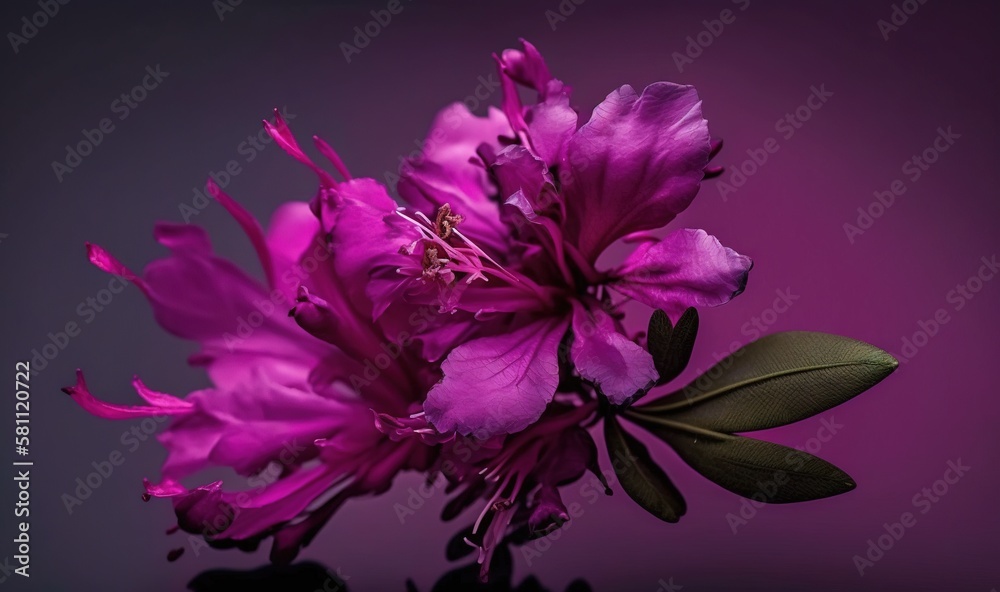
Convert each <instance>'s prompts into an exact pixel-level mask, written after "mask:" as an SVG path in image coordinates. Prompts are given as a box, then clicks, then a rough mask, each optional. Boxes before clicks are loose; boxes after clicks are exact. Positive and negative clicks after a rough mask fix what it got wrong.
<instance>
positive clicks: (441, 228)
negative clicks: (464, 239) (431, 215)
mask: <svg viewBox="0 0 1000 592" xmlns="http://www.w3.org/2000/svg"><path fill="white" fill-rule="evenodd" d="M464 219H465V218H464V217H463V216H462V215H460V214H453V213H452V211H451V205H450V204H444V205H442V206H441V207H440V208H438V213H437V218H436V219H435V220H434V231H435V232H436V233H437V235H438V236H439V237H441V238H442V239H447V238H448V237H449V236H451V231H452V230H453V229H454V228H455V227H456V226H458V223H459V222H461V221H462V220H464Z"/></svg>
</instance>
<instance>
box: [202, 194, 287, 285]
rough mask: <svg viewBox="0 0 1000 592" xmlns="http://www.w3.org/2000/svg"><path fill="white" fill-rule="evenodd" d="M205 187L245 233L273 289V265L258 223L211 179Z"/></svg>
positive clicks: (262, 231)
mask: <svg viewBox="0 0 1000 592" xmlns="http://www.w3.org/2000/svg"><path fill="white" fill-rule="evenodd" d="M205 186H206V187H207V189H208V192H209V193H210V194H211V195H212V197H214V198H215V201H217V202H219V205H221V206H222V207H224V208H225V209H226V211H227V212H229V215H231V216H232V217H233V219H235V220H236V223H237V224H239V225H240V228H242V229H243V232H245V233H246V235H247V238H249V239H250V243H251V244H252V245H253V248H254V250H255V251H256V252H257V258H258V259H259V260H260V265H261V267H263V268H264V276H265V277H267V283H268V285H269V286H271V287H274V265H273V263H272V262H271V251H270V250H269V249H268V245H267V240H266V239H265V238H264V230H263V229H262V228H261V227H260V223H259V222H257V219H256V218H254V217H253V215H252V214H250V212H248V211H247V210H246V208H244V207H243V206H241V205H240V204H239V203H238V202H237V201H236V200H235V199H233V198H232V197H230V196H229V194H227V193H226V192H225V191H223V190H222V188H221V187H219V185H218V184H217V183H216V182H215V181H213V180H212V179H211V178H209V180H208V182H207V183H206V185H205Z"/></svg>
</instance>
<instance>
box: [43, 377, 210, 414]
mask: <svg viewBox="0 0 1000 592" xmlns="http://www.w3.org/2000/svg"><path fill="white" fill-rule="evenodd" d="M133 385H134V386H135V389H136V391H137V392H138V393H139V396H141V397H142V398H143V399H145V400H146V402H148V403H150V404H149V405H115V404H114V403H105V402H104V401H101V400H100V399H98V398H96V397H94V395H93V394H91V392H90V389H88V388H87V382H86V381H85V380H84V379H83V372H81V371H80V370H77V371H76V384H75V385H73V386H68V387H66V388H64V389H63V392H64V393H66V394H67V395H69V396H70V397H72V398H73V400H74V401H76V403H77V404H78V405H80V407H83V409H84V410H85V411H87V412H88V413H90V414H91V415H96V416H97V417H103V418H105V419H133V418H136V417H159V416H164V415H186V414H188V413H190V412H191V410H192V408H193V405H192V404H191V403H190V402H189V401H185V400H184V399H178V398H177V397H174V396H172V395H167V394H165V393H158V392H156V391H152V390H150V389H149V388H147V387H146V385H144V384H142V382H140V381H139V379H138V378H136V379H135V381H134V382H133Z"/></svg>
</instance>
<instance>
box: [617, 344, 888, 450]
mask: <svg viewBox="0 0 1000 592" xmlns="http://www.w3.org/2000/svg"><path fill="white" fill-rule="evenodd" d="M898 365H899V362H897V361H896V359H895V358H893V357H892V356H891V355H889V354H888V353H886V352H884V351H882V350H881V349H879V348H877V347H875V346H872V345H869V344H867V343H863V342H861V341H856V340H854V339H849V338H847V337H840V336H838V335H830V334H827V333H811V332H805V331H793V332H788V333H776V334H774V335H769V336H767V337H764V338H763V339H760V340H758V341H754V342H753V343H750V344H749V345H747V346H745V347H743V348H741V349H739V350H737V351H736V352H734V353H733V354H732V355H730V356H728V357H726V358H724V359H723V360H722V361H720V362H719V363H718V364H716V365H715V366H713V367H712V369H710V370H709V371H708V372H706V373H705V374H703V375H702V376H701V377H699V378H697V379H696V380H695V381H693V382H692V383H691V384H689V385H688V386H686V387H684V388H683V389H681V390H680V391H677V392H675V393H671V394H670V395H667V396H666V397H663V398H661V399H658V400H657V401H653V402H651V403H648V404H646V405H644V406H642V407H637V408H633V409H634V411H636V412H638V413H642V414H644V415H648V416H654V417H665V418H669V419H671V420H673V421H677V422H681V423H686V424H691V425H696V426H699V427H703V428H707V429H709V430H713V431H718V432H749V431H753V430H761V429H765V428H772V427H776V426H780V425H785V424H788V423H792V422H795V421H799V420H801V419H805V418H807V417H810V416H813V415H815V414H817V413H820V412H822V411H825V410H827V409H829V408H831V407H834V406H836V405H839V404H841V403H843V402H844V401H847V400H849V399H851V398H852V397H854V396H856V395H858V394H860V393H862V392H864V391H866V390H868V389H869V388H871V387H872V386H874V385H876V384H878V382H879V381H881V380H882V379H883V378H885V377H886V376H888V375H889V374H890V373H892V371H893V370H895V369H896V367H897V366H898Z"/></svg>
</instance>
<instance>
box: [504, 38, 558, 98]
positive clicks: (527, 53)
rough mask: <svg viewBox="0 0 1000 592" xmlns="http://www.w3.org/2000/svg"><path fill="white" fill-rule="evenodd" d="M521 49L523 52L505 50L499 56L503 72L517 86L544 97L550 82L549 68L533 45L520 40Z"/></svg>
mask: <svg viewBox="0 0 1000 592" xmlns="http://www.w3.org/2000/svg"><path fill="white" fill-rule="evenodd" d="M521 47H523V48H524V50H523V51H521V50H518V49H505V50H504V51H503V53H502V54H501V55H500V61H501V63H502V64H503V69H504V72H506V73H507V75H508V76H510V77H511V78H512V79H513V80H514V81H515V82H517V83H518V84H523V85H524V86H527V87H529V88H533V89H534V90H536V91H538V92H539V93H542V94H543V95H544V93H545V90H546V85H548V83H549V81H550V80H552V74H551V73H549V67H548V66H547V65H546V64H545V60H544V59H543V58H542V54H541V53H539V52H538V50H537V49H536V48H535V46H534V45H532V44H531V43H529V42H527V41H525V40H524V39H521Z"/></svg>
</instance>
